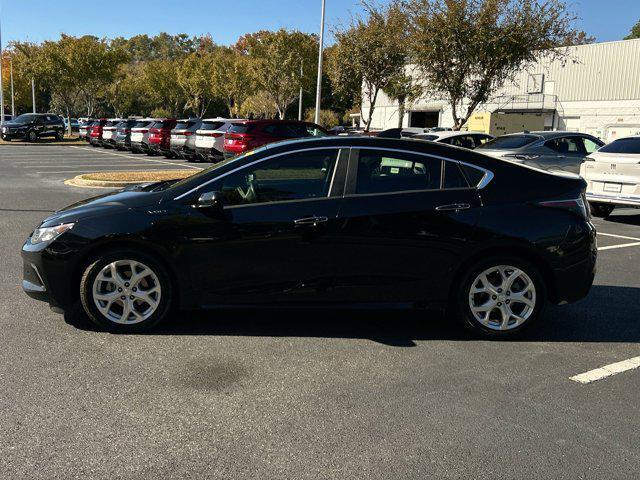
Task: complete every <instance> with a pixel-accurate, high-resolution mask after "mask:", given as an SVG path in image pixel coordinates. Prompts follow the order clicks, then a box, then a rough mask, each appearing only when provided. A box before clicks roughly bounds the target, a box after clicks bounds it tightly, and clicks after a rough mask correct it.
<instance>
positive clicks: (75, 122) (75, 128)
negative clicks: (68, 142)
mask: <svg viewBox="0 0 640 480" xmlns="http://www.w3.org/2000/svg"><path fill="white" fill-rule="evenodd" d="M63 120H64V128H65V131H66V132H68V131H69V119H68V118H67V117H63ZM79 130H80V122H78V119H77V118H72V119H71V131H72V132H78V131H79Z"/></svg>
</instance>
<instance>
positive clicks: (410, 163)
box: [356, 150, 442, 194]
mask: <svg viewBox="0 0 640 480" xmlns="http://www.w3.org/2000/svg"><path fill="white" fill-rule="evenodd" d="M441 170H442V161H441V160H437V159H435V158H430V157H425V156H423V155H412V154H408V153H407V154H405V153H400V152H389V151H384V150H362V151H361V152H360V157H359V159H358V176H357V183H356V193H359V194H366V193H390V192H402V191H411V190H437V189H439V188H440V180H441V176H442V173H441Z"/></svg>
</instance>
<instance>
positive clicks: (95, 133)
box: [89, 118, 108, 147]
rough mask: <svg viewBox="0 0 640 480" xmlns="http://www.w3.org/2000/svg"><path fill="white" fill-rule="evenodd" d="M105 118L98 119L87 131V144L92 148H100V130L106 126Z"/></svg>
mask: <svg viewBox="0 0 640 480" xmlns="http://www.w3.org/2000/svg"><path fill="white" fill-rule="evenodd" d="M107 121H108V120H107V119H106V118H100V119H98V120H96V121H95V122H93V124H92V125H91V130H90V131H89V144H90V145H91V146H92V147H101V146H102V129H103V128H104V126H105V125H106V124H107Z"/></svg>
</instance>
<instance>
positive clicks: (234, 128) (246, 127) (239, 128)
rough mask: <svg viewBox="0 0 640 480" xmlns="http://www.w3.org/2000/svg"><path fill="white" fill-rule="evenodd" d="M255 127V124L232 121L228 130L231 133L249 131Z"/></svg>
mask: <svg viewBox="0 0 640 480" xmlns="http://www.w3.org/2000/svg"><path fill="white" fill-rule="evenodd" d="M254 127H255V125H252V124H250V123H232V124H231V126H230V127H229V130H227V131H228V132H229V133H249V132H250V131H251V130H253V128H254Z"/></svg>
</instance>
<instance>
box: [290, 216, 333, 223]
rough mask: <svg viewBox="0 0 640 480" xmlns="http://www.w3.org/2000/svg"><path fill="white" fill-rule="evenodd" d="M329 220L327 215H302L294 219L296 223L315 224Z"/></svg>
mask: <svg viewBox="0 0 640 480" xmlns="http://www.w3.org/2000/svg"><path fill="white" fill-rule="evenodd" d="M327 221H329V218H328V217H315V216H314V217H304V218H299V219H297V220H294V221H293V223H295V224H296V225H317V224H318V223H324V222H327Z"/></svg>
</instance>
